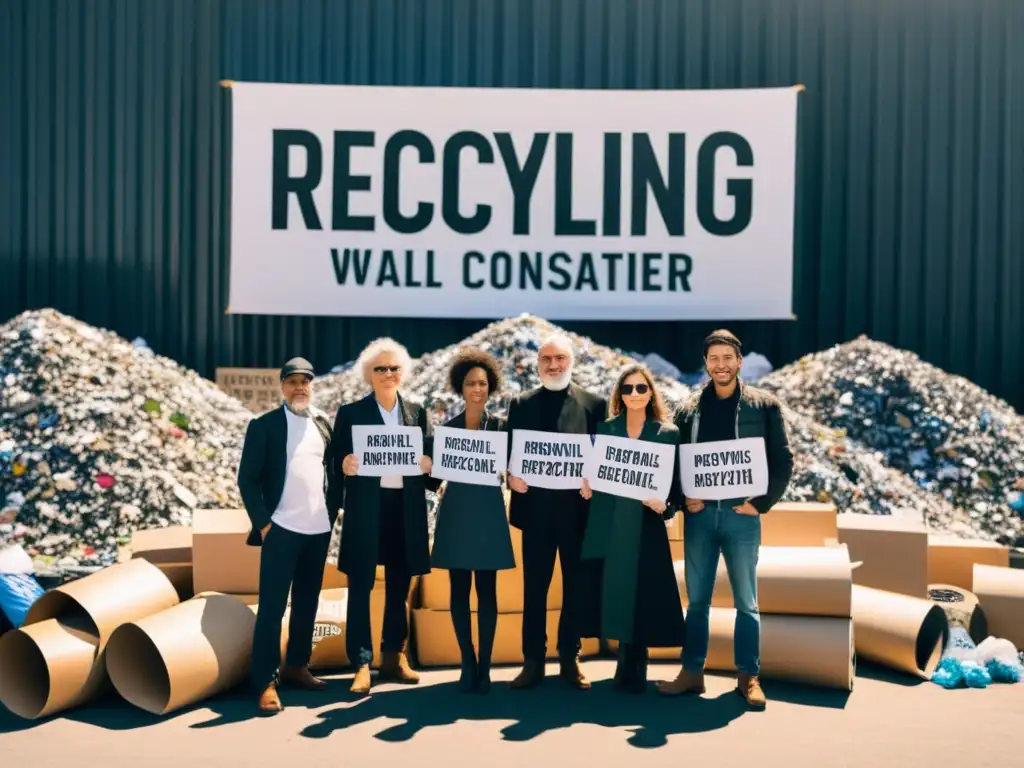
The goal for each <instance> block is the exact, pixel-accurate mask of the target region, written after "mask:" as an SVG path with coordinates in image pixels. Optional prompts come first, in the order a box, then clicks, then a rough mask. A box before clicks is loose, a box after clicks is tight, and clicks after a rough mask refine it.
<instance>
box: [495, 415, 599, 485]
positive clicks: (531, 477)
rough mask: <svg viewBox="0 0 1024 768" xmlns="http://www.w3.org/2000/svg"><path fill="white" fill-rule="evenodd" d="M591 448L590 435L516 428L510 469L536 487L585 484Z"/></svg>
mask: <svg viewBox="0 0 1024 768" xmlns="http://www.w3.org/2000/svg"><path fill="white" fill-rule="evenodd" d="M591 450H593V445H592V444H591V442H590V435H566V434H562V433H560V432H538V431H535V430H530V429H516V430H514V431H513V432H512V458H511V460H510V461H509V465H508V471H509V474H510V475H514V476H516V477H520V478H522V479H523V480H524V481H525V482H526V484H527V485H528V486H533V487H536V488H549V489H552V490H566V489H570V488H581V487H582V486H583V474H584V471H585V469H586V462H587V457H588V456H589V455H590V452H591Z"/></svg>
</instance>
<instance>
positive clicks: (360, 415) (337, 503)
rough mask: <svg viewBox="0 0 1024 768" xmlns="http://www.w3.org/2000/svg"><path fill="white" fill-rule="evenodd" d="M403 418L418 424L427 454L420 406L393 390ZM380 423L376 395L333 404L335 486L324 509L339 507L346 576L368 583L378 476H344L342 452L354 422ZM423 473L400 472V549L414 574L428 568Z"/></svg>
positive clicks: (374, 559) (374, 555) (341, 566)
mask: <svg viewBox="0 0 1024 768" xmlns="http://www.w3.org/2000/svg"><path fill="white" fill-rule="evenodd" d="M398 404H399V409H400V412H401V414H402V424H404V425H405V426H407V427H416V426H418V427H419V428H420V429H422V430H423V452H424V455H426V456H429V455H430V454H431V445H430V436H429V435H430V431H429V425H428V423H427V413H426V411H425V410H424V408H423V406H421V405H419V404H417V403H410V402H409V401H408V400H406V399H405V398H403V397H402V396H401V395H399V396H398ZM357 424H360V425H381V426H382V425H383V424H384V419H383V417H382V416H381V415H380V409H379V408H378V407H377V398H376V396H375V395H374V394H373V393H370V394H369V395H367V396H366V397H364V398H363V399H362V400H357V401H356V402H354V403H348V404H347V405H343V406H341V408H339V409H338V415H337V416H336V417H335V419H334V436H333V438H332V440H331V467H332V471H333V472H334V473H335V482H334V483H333V484H332V485H331V489H332V490H333V491H334V493H333V494H332V497H331V498H330V499H329V502H328V511H329V512H331V511H332V510H333V512H334V514H336V513H337V510H338V508H342V509H344V513H343V514H344V517H343V519H342V523H341V548H340V550H339V552H338V570H339V571H341V572H342V573H344V574H346V575H347V576H348V577H349V580H350V582H354V583H362V584H370V585H372V584H373V581H374V578H375V576H376V572H377V564H378V562H379V557H378V540H379V538H380V519H379V518H380V478H379V477H360V476H358V475H357V476H354V477H348V476H347V475H345V473H344V472H342V471H341V465H342V462H343V461H344V459H345V457H346V456H347V455H349V454H350V453H352V427H353V426H354V425H357ZM424 479H425V475H413V476H409V477H404V478H403V479H402V483H403V486H404V492H403V494H402V496H403V504H404V512H405V554H406V561H407V563H408V565H409V571H410V573H411V574H412V575H413V576H419V575H422V574H425V573H429V572H430V548H429V544H428V540H427V497H426V486H425V484H424Z"/></svg>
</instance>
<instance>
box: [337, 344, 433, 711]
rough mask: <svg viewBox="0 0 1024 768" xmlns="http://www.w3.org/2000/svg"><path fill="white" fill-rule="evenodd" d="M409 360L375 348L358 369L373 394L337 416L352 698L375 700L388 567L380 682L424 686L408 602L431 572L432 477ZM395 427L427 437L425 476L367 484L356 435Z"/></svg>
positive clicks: (396, 349) (391, 347) (393, 349)
mask: <svg viewBox="0 0 1024 768" xmlns="http://www.w3.org/2000/svg"><path fill="white" fill-rule="evenodd" d="M410 367H411V360H410V358H409V353H408V352H407V351H406V349H405V347H403V346H402V345H401V344H399V343H398V342H396V341H394V340H393V339H388V338H383V339H377V340H376V341H374V342H372V343H371V344H370V345H369V346H367V347H366V349H364V350H363V352H362V354H360V356H359V359H358V360H357V361H356V370H359V371H361V372H362V374H363V381H364V382H366V384H368V385H369V386H370V387H372V388H373V391H372V392H371V393H370V394H368V395H367V396H366V397H364V398H362V399H361V400H357V401H355V402H354V403H348V404H346V405H343V406H341V408H339V409H338V415H337V417H336V418H335V421H334V436H333V438H332V440H331V447H332V457H331V462H330V465H331V467H332V468H333V471H334V472H335V478H336V481H337V482H335V483H334V488H335V489H336V490H335V493H334V494H333V498H332V499H329V500H328V509H329V510H332V511H336V510H338V509H339V508H342V509H343V510H344V511H343V513H342V522H341V547H340V550H339V552H338V570H339V571H341V572H342V573H344V574H346V575H347V576H348V611H347V617H346V622H347V626H346V638H345V645H346V648H347V651H348V657H349V660H350V663H351V664H352V666H353V667H354V668H355V671H356V674H355V677H354V679H353V681H352V692H353V693H358V694H367V693H369V692H370V682H371V680H370V663H371V662H372V660H373V656H374V653H373V641H372V640H371V636H370V593H371V592H372V591H373V586H374V582H375V580H376V575H377V566H378V565H383V566H384V582H385V583H384V589H385V597H384V631H383V632H384V635H383V638H382V642H381V665H380V674H379V677H378V679H379V680H380V681H381V682H385V681H393V682H401V683H417V682H419V676H418V675H417V674H416V673H415V672H414V671H413V670H412V669H411V668H410V667H409V663H408V660H407V658H406V655H405V647H406V642H407V640H408V637H409V622H408V614H407V612H406V610H407V609H406V601H407V599H408V596H409V588H410V585H411V582H412V577H413V576H419V575H422V574H425V573H429V572H430V549H429V544H428V541H427V497H426V487H425V476H426V475H429V474H430V470H431V461H430V454H431V450H430V444H429V437H428V433H429V430H428V423H427V413H426V411H425V410H424V409H423V406H422V405H420V404H419V403H413V402H410V401H409V400H406V399H405V398H404V397H402V395H401V394H400V393H399V388H400V387H401V384H402V378H403V376H404V375H405V374H406V373H407V372H408V371H409V368H410ZM356 425H373V426H381V425H389V426H406V427H419V428H420V429H421V430H422V431H423V452H424V456H423V457H422V458H421V459H420V469H422V470H423V474H422V475H414V476H410V477H402V476H400V475H399V476H394V477H368V476H360V475H358V474H357V472H358V471H359V457H358V456H356V455H355V454H354V453H353V446H352V427H354V426H356Z"/></svg>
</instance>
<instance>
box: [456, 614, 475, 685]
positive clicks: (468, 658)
mask: <svg viewBox="0 0 1024 768" xmlns="http://www.w3.org/2000/svg"><path fill="white" fill-rule="evenodd" d="M451 612H452V624H453V625H454V626H455V639H456V640H458V642H459V651H460V652H461V653H462V674H461V675H460V676H459V690H460V691H462V692H463V693H471V692H472V691H473V689H474V688H475V687H476V654H475V653H474V652H473V628H472V624H470V618H469V611H464V610H460V607H456V606H455V605H452V611H451Z"/></svg>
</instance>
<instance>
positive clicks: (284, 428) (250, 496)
mask: <svg viewBox="0 0 1024 768" xmlns="http://www.w3.org/2000/svg"><path fill="white" fill-rule="evenodd" d="M284 409H285V406H283V405H282V406H281V407H280V408H275V409H274V410H273V411H268V412H267V413H264V414H263V415H262V416H259V417H257V418H255V419H253V420H252V421H250V422H249V426H248V428H247V429H246V431H245V442H244V443H243V444H242V458H241V461H240V462H239V464H238V490H239V491H240V492H241V494H242V503H243V504H244V505H245V511H246V512H247V513H248V515H249V521H250V522H251V523H252V528H251V529H250V531H249V536H248V538H247V539H246V544H249V545H250V546H254V547H258V546H260V545H261V544H262V543H263V537H262V536H261V535H260V531H261V530H262V529H263V528H264V527H265V526H266V525H267V523H269V522H270V518H271V516H272V515H273V514H274V510H275V509H277V504H278V502H280V501H281V494H282V493H283V492H284V476H285V469H286V468H287V463H288V419H287V417H286V416H285V412H284ZM309 413H310V418H311V419H313V423H314V424H315V425H316V428H317V429H318V430H319V431H320V435H321V437H323V439H324V470H325V471H324V499H325V501H326V500H327V499H329V498H330V497H331V485H332V479H331V471H330V464H331V423H330V422H329V421H328V420H327V417H326V416H325V415H324V414H323V413H321V412H320V411H319V410H317V409H315V408H310V412H309ZM327 512H328V516H329V518H330V521H331V526H332V527H333V526H334V522H335V520H337V518H338V516H337V510H336V509H335V510H331V508H330V505H328V507H327Z"/></svg>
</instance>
